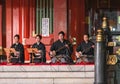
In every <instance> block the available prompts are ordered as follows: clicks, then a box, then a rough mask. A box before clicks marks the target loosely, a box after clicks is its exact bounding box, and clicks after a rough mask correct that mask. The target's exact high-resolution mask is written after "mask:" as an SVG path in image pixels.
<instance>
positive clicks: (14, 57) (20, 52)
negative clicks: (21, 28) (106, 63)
mask: <svg viewBox="0 0 120 84" xmlns="http://www.w3.org/2000/svg"><path fill="white" fill-rule="evenodd" d="M19 39H20V36H19V35H17V34H16V35H15V36H14V40H15V43H14V44H13V45H12V46H11V48H14V49H15V50H16V51H15V52H14V53H12V54H11V57H10V58H11V59H10V62H11V63H24V47H23V45H22V44H21V43H20V42H19Z"/></svg>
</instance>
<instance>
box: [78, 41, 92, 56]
mask: <svg viewBox="0 0 120 84" xmlns="http://www.w3.org/2000/svg"><path fill="white" fill-rule="evenodd" d="M93 45H94V43H93V42H91V41H88V43H86V42H85V41H82V42H81V43H80V44H79V45H78V47H77V49H76V51H77V52H80V51H81V52H82V54H83V55H94V48H93V47H92V46H93Z"/></svg>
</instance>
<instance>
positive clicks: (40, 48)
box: [30, 35, 46, 63]
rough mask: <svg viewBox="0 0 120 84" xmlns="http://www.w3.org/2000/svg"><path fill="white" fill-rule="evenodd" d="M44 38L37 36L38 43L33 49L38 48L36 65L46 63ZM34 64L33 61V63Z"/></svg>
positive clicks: (35, 59)
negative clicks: (42, 40)
mask: <svg viewBox="0 0 120 84" xmlns="http://www.w3.org/2000/svg"><path fill="white" fill-rule="evenodd" d="M41 39H42V36H41V35H37V36H36V43H34V44H33V45H32V48H37V49H38V51H37V52H35V53H34V59H33V62H34V63H41V62H42V63H46V49H45V45H44V44H43V43H42V42H41ZM30 62H32V59H31V61H30Z"/></svg>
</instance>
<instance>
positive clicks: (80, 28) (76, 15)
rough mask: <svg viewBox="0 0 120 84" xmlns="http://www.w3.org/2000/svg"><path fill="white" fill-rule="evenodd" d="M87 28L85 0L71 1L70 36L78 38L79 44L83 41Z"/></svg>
mask: <svg viewBox="0 0 120 84" xmlns="http://www.w3.org/2000/svg"><path fill="white" fill-rule="evenodd" d="M86 32H87V28H85V0H69V35H71V39H72V38H73V37H76V39H77V44H79V43H80V42H81V41H82V40H83V34H84V33H86Z"/></svg>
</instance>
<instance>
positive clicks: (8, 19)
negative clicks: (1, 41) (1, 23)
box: [6, 0, 13, 48]
mask: <svg viewBox="0 0 120 84" xmlns="http://www.w3.org/2000/svg"><path fill="white" fill-rule="evenodd" d="M11 1H12V0H6V34H7V35H6V47H7V48H9V47H10V46H11V44H12V39H13V36H12V33H13V32H12V30H13V29H12V2H11Z"/></svg>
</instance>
